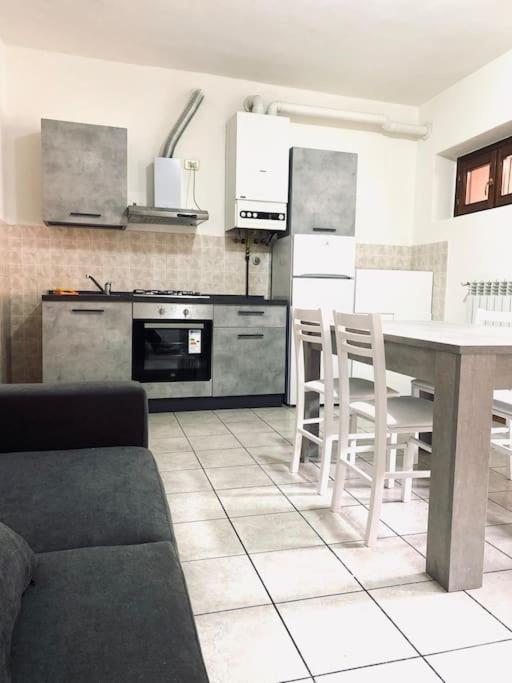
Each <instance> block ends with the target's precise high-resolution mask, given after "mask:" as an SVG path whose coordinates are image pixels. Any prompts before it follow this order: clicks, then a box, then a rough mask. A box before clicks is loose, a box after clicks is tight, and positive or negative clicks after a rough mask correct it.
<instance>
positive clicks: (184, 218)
mask: <svg viewBox="0 0 512 683" xmlns="http://www.w3.org/2000/svg"><path fill="white" fill-rule="evenodd" d="M208 218H209V216H208V211H202V210H199V209H198V210H192V209H167V208H159V207H156V206H139V205H138V204H133V205H132V206H129V207H128V223H148V224H151V225H184V226H189V227H193V228H195V227H197V226H198V225H200V224H201V223H204V222H205V221H207V220H208Z"/></svg>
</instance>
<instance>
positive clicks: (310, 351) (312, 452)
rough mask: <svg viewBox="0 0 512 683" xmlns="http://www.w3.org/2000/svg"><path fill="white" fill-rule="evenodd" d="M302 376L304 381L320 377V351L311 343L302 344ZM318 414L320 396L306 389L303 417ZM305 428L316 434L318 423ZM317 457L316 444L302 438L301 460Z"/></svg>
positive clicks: (315, 416)
mask: <svg viewBox="0 0 512 683" xmlns="http://www.w3.org/2000/svg"><path fill="white" fill-rule="evenodd" d="M304 349H305V355H304V377H305V380H306V382H309V380H312V379H320V362H321V357H322V353H321V351H320V350H319V349H317V348H315V347H314V346H313V344H304ZM319 415H320V396H319V395H318V394H317V393H316V392H314V391H308V392H307V393H306V396H305V400H304V417H305V418H306V419H310V418H317V417H318V416H319ZM306 429H307V430H308V431H309V432H311V433H312V434H315V435H316V436H318V425H306ZM311 458H318V446H317V445H316V444H315V443H313V442H312V441H310V440H309V439H302V451H301V456H300V459H301V461H302V462H304V461H307V460H310V459H311Z"/></svg>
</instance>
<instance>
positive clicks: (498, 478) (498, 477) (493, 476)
mask: <svg viewBox="0 0 512 683" xmlns="http://www.w3.org/2000/svg"><path fill="white" fill-rule="evenodd" d="M495 491H512V480H510V479H507V477H506V476H505V470H503V471H501V470H500V471H499V472H496V471H495V470H489V493H494V492H495Z"/></svg>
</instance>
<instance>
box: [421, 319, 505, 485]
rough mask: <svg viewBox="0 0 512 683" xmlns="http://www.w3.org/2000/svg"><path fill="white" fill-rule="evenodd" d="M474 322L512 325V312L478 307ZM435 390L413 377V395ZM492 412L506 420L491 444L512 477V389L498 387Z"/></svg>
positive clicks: (493, 434) (503, 325) (494, 432)
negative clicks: (503, 456) (504, 459)
mask: <svg viewBox="0 0 512 683" xmlns="http://www.w3.org/2000/svg"><path fill="white" fill-rule="evenodd" d="M473 324H474V325H498V326H500V327H510V326H512V312H510V311H488V310H487V309H485V308H478V309H477V310H476V313H475V317H474V320H473ZM434 391H435V388H434V385H433V384H431V383H429V382H425V380H422V379H413V380H412V382H411V392H412V394H413V396H421V394H422V393H425V394H429V395H430V396H433V395H434ZM492 413H493V415H495V416H496V417H501V418H502V419H503V420H505V427H492V429H491V444H492V446H493V447H494V448H495V449H496V450H497V451H498V452H499V453H501V454H502V455H505V456H507V457H508V472H507V476H508V478H509V479H512V390H509V389H497V390H496V391H495V392H494V401H493V406H492ZM416 457H417V456H416Z"/></svg>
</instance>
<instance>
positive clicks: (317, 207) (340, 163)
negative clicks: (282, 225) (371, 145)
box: [288, 147, 357, 236]
mask: <svg viewBox="0 0 512 683" xmlns="http://www.w3.org/2000/svg"><path fill="white" fill-rule="evenodd" d="M356 190H357V154H352V153H348V152H335V151H331V150H322V149H306V148H303V147H292V149H291V150H290V190H289V197H288V228H289V232H290V233H291V234H311V235H343V236H353V235H354V234H355V222H356Z"/></svg>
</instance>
